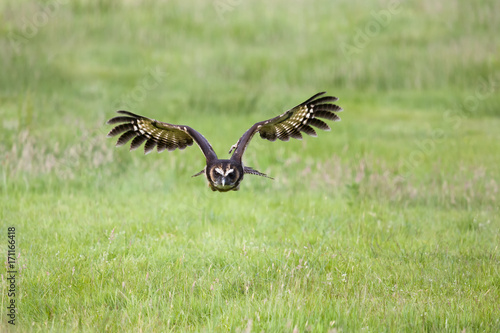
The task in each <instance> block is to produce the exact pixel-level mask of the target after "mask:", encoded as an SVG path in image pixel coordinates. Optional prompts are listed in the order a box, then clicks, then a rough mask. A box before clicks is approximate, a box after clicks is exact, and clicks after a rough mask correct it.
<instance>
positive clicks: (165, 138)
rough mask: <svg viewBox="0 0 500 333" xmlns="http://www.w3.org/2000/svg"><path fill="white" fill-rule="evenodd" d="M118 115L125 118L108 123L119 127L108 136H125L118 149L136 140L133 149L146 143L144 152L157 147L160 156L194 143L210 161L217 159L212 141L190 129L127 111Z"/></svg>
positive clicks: (111, 120) (117, 118)
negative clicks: (163, 152) (166, 151)
mask: <svg viewBox="0 0 500 333" xmlns="http://www.w3.org/2000/svg"><path fill="white" fill-rule="evenodd" d="M117 113H121V114H124V115H125V116H118V117H114V118H111V119H110V120H108V122H107V124H109V125H113V124H119V125H118V126H116V127H114V128H113V129H112V130H111V131H110V132H109V133H108V137H113V136H115V135H118V134H121V133H123V134H121V136H120V137H119V138H118V141H117V143H116V146H117V147H119V146H123V145H124V144H126V143H127V142H128V141H130V140H131V139H132V138H133V140H132V142H131V144H130V150H134V149H137V148H138V147H139V146H140V145H142V144H143V143H144V142H146V144H145V145H144V153H145V154H148V153H150V152H151V151H152V150H153V149H154V148H155V147H157V150H158V152H159V153H160V152H162V151H164V150H165V149H167V150H168V151H172V150H175V149H176V148H179V149H181V150H182V149H184V148H186V147H187V146H191V145H193V141H194V142H196V144H197V145H198V146H199V147H200V149H201V151H202V152H203V154H204V155H205V158H206V159H207V162H208V161H209V160H214V159H217V155H216V154H215V152H214V150H213V148H212V146H211V145H210V143H209V142H208V140H207V139H205V137H204V136H203V135H201V134H200V133H199V132H198V131H196V130H194V129H192V128H191V127H189V126H183V125H173V124H168V123H164V122H161V121H157V120H154V119H150V118H147V117H143V116H139V115H137V114H134V113H132V112H128V111H123V110H120V111H117Z"/></svg>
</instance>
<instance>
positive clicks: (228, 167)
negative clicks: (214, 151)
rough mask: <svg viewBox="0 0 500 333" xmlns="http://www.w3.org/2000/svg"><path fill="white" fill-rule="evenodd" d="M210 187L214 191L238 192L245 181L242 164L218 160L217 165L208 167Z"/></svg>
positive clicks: (207, 174) (207, 173)
mask: <svg viewBox="0 0 500 333" xmlns="http://www.w3.org/2000/svg"><path fill="white" fill-rule="evenodd" d="M207 169H208V172H206V176H207V178H208V182H209V186H210V188H211V189H212V190H213V191H220V192H227V191H237V190H239V188H240V182H241V181H242V180H243V173H244V172H243V168H242V166H241V164H239V163H235V162H234V161H231V160H218V161H217V163H214V164H211V165H209V166H207Z"/></svg>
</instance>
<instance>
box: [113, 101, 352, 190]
mask: <svg viewBox="0 0 500 333" xmlns="http://www.w3.org/2000/svg"><path fill="white" fill-rule="evenodd" d="M324 94H325V92H321V93H318V94H316V95H314V96H312V97H311V98H309V99H308V100H307V101H305V102H303V103H301V104H299V105H297V106H296V107H294V108H291V109H290V110H288V111H286V112H285V113H283V114H282V115H279V116H277V117H274V118H272V119H269V120H264V121H261V122H258V123H255V124H254V125H253V126H252V127H250V129H248V130H247V131H246V132H245V133H244V134H243V136H242V137H241V138H240V139H239V140H238V142H236V144H234V145H233V146H232V147H231V149H230V150H229V154H231V152H233V151H234V152H233V155H232V156H231V158H230V159H219V158H218V157H217V154H216V153H215V151H214V150H213V148H212V146H211V145H210V143H209V142H208V140H207V139H205V137H204V136H203V135H201V134H200V133H199V132H198V131H196V130H194V129H193V128H191V127H189V126H184V125H173V124H168V123H164V122H161V121H157V120H154V119H150V118H147V117H143V116H139V115H136V114H134V113H132V112H128V111H122V110H121V111H117V112H118V113H120V114H122V115H123V116H118V117H114V118H111V119H110V120H108V122H107V123H108V124H110V125H111V124H119V125H117V126H116V127H114V128H113V129H112V130H111V131H110V132H109V133H108V137H113V136H115V135H118V134H120V133H123V134H122V135H121V136H120V137H119V139H118V142H117V143H116V146H117V147H119V146H123V145H124V144H126V143H127V142H128V141H130V140H131V139H132V138H133V140H132V142H131V144H130V150H134V149H137V148H138V147H139V146H140V145H142V143H144V142H146V144H145V145H144V153H145V154H148V153H150V152H151V151H152V150H153V149H154V148H155V147H157V150H158V152H159V153H160V152H162V151H164V150H165V149H167V150H168V151H172V150H175V149H176V148H179V149H184V148H186V147H187V146H191V145H193V142H196V144H197V145H198V146H199V147H200V149H201V151H202V152H203V155H205V158H206V161H207V164H206V166H205V168H204V169H203V170H201V171H200V172H198V173H197V174H195V175H193V177H195V176H199V175H201V174H205V177H206V178H207V180H208V186H209V187H210V188H211V189H212V191H219V192H227V191H237V190H239V188H240V183H241V181H242V180H243V176H244V175H245V174H251V175H257V176H262V177H267V178H271V177H268V176H267V175H266V174H264V173H262V172H260V171H257V170H255V169H252V168H251V167H248V166H244V165H243V162H242V157H243V153H245V150H246V148H247V146H248V143H249V142H250V140H251V139H252V137H253V136H254V135H255V134H256V133H257V132H258V133H259V134H260V137H261V138H263V139H266V140H269V141H275V140H276V139H280V140H281V141H288V140H289V139H290V138H295V139H302V134H301V132H304V133H306V134H308V135H311V136H317V134H316V131H315V130H314V128H312V127H311V126H315V127H316V128H319V129H322V130H325V131H329V130H330V127H329V126H328V124H326V123H325V122H324V121H322V120H320V119H319V118H323V119H328V120H333V121H339V120H340V118H339V116H338V115H337V112H340V111H342V108H341V107H339V106H338V105H335V104H332V102H335V101H337V100H338V98H337V97H333V96H322V95H324ZM271 179H272V178H271Z"/></svg>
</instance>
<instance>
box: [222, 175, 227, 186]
mask: <svg viewBox="0 0 500 333" xmlns="http://www.w3.org/2000/svg"><path fill="white" fill-rule="evenodd" d="M225 185H226V178H225V177H222V186H225Z"/></svg>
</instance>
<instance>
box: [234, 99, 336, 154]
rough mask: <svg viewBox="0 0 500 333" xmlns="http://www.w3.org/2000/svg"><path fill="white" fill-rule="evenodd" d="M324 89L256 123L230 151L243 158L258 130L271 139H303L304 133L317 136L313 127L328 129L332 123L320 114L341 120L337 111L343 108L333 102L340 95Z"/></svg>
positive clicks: (329, 118) (330, 118)
mask: <svg viewBox="0 0 500 333" xmlns="http://www.w3.org/2000/svg"><path fill="white" fill-rule="evenodd" d="M324 94H325V92H321V93H318V94H316V95H314V96H312V97H311V98H309V99H308V100H307V101H305V102H303V103H301V104H299V105H297V106H296V107H294V108H292V109H290V110H288V111H286V112H285V113H283V114H282V115H279V116H277V117H275V118H272V119H269V120H265V121H261V122H258V123H256V124H254V125H253V126H252V127H250V129H249V130H248V131H246V132H245V134H243V136H242V137H241V138H240V139H239V140H238V142H237V143H236V144H235V145H234V146H232V147H231V150H230V151H229V153H231V152H232V151H233V149H234V154H233V156H232V157H231V159H234V160H238V161H241V157H242V156H243V153H244V152H245V149H246V147H247V146H248V143H249V142H250V140H251V139H252V137H253V136H254V134H255V133H257V132H259V134H260V137H261V138H263V139H266V140H269V141H275V140H276V139H280V140H282V141H288V140H290V138H295V139H302V133H301V132H304V133H306V134H309V135H311V136H317V134H316V131H315V130H314V128H313V127H312V126H314V127H316V128H319V129H322V130H325V131H329V130H330V126H328V124H327V123H325V122H324V121H322V120H321V119H319V118H323V119H328V120H333V121H339V120H340V117H339V116H338V115H337V114H336V112H340V111H342V108H341V107H340V106H338V105H335V104H332V102H335V101H337V100H338V98H337V97H333V96H323V97H320V96H322V95H324Z"/></svg>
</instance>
